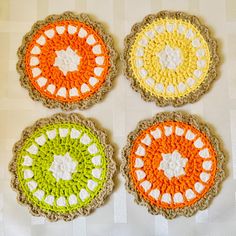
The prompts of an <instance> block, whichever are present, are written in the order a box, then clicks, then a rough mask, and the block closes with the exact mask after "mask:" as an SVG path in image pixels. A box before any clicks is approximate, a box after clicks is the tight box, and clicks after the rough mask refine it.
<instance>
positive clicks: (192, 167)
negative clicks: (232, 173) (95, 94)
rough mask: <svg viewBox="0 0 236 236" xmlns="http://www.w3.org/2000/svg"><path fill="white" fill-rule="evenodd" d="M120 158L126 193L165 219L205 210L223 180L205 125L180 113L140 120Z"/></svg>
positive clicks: (218, 156)
mask: <svg viewBox="0 0 236 236" xmlns="http://www.w3.org/2000/svg"><path fill="white" fill-rule="evenodd" d="M122 156H123V160H122V166H121V171H122V172H123V175H124V176H125V178H126V187H127V189H128V190H129V191H130V192H131V193H132V194H134V196H135V198H136V201H137V202H138V203H139V204H141V205H145V206H146V207H147V208H148V210H149V212H151V213H152V214H162V215H163V216H165V217H166V218H168V219H173V218H175V217H176V216H178V215H183V216H191V215H193V214H194V213H195V212H196V211H198V210H204V209H206V208H207V207H208V205H209V204H210V202H211V200H212V198H213V197H214V196H215V195H216V194H217V192H218V190H219V185H220V183H221V182H222V180H223V178H224V165H223V164H224V160H225V156H224V153H223V152H222V149H221V147H220V143H219V140H218V139H217V138H216V136H215V135H214V134H213V133H212V131H211V130H210V129H209V128H208V125H207V124H204V123H202V122H201V121H200V120H199V119H198V118H197V117H196V116H192V115H189V114H186V113H183V112H169V113H168V112H164V113H160V114H157V115H156V116H155V117H154V118H152V119H150V120H144V121H141V122H140V123H139V124H138V126H137V128H136V129H135V130H134V131H133V132H131V133H130V134H129V136H128V143H127V145H126V146H125V148H124V149H123V154H122Z"/></svg>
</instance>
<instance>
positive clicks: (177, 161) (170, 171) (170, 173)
mask: <svg viewBox="0 0 236 236" xmlns="http://www.w3.org/2000/svg"><path fill="white" fill-rule="evenodd" d="M161 156H162V160H161V162H160V165H159V167H158V170H163V171H164V175H165V176H166V177H167V178H168V179H171V178H172V177H179V176H182V175H185V171H184V168H185V166H186V164H187V162H188V159H187V158H184V157H182V156H181V154H180V153H179V152H178V151H177V150H175V151H173V152H172V153H167V154H164V153H162V154H161Z"/></svg>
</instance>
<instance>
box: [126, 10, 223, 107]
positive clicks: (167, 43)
mask: <svg viewBox="0 0 236 236" xmlns="http://www.w3.org/2000/svg"><path fill="white" fill-rule="evenodd" d="M124 61H125V74H126V76H127V77H128V78H129V79H130V80H131V82H132V87H133V88H134V89H135V90H136V91H138V92H140V93H141V95H142V97H143V99H144V100H146V101H155V102H156V104H157V105H159V106H166V105H173V106H181V105H183V104H185V103H192V102H195V101H196V100H198V99H199V97H200V96H201V95H202V94H203V93H205V92H206V91H207V90H208V89H209V86H210V84H211V83H212V81H213V80H214V79H215V77H216V65H217V63H218V61H219V58H218V55H217V52H216V41H215V40H214V39H212V38H211V37H210V35H209V31H208V29H207V28H206V27H205V26H203V25H202V24H201V23H200V22H199V20H198V18H197V17H195V16H190V15H187V14H185V13H182V12H168V11H164V12H160V13H158V14H156V15H148V16H147V17H146V18H145V19H144V20H143V21H142V22H141V23H138V24H135V25H134V26H133V28H132V32H131V34H129V35H128V36H127V37H126V39H125V50H124Z"/></svg>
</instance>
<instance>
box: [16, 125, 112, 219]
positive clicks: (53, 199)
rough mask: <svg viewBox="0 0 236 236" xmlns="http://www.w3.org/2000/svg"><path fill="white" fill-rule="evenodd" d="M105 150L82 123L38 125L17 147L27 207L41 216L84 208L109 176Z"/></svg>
mask: <svg viewBox="0 0 236 236" xmlns="http://www.w3.org/2000/svg"><path fill="white" fill-rule="evenodd" d="M106 148H107V147H106V146H105V145H104V143H103V142H101V138H100V137H99V136H98V135H97V133H96V132H94V130H93V129H91V128H90V127H87V126H86V125H85V124H82V123H72V122H68V121H65V122H55V123H54V124H53V123H52V122H49V123H48V124H45V125H41V127H40V128H37V129H35V130H34V132H32V133H31V134H30V135H29V137H27V138H26V139H25V140H24V142H23V143H22V146H21V148H20V149H19V148H18V152H17V153H18V155H17V158H16V161H15V167H16V168H15V174H16V177H17V179H18V189H20V190H21V191H22V193H23V195H24V197H25V198H26V201H27V202H28V204H29V205H33V206H34V207H37V208H39V209H40V211H42V212H44V213H45V212H46V213H47V212H50V213H55V214H64V215H65V214H71V213H74V212H76V211H78V210H79V209H81V208H85V207H86V206H88V205H89V204H90V203H91V202H92V201H93V200H95V201H96V199H95V198H96V197H97V196H98V195H99V194H100V193H101V192H102V190H103V188H104V187H106V182H107V179H108V175H109V176H111V173H110V174H109V172H110V171H108V169H109V165H110V164H109V163H110V161H111V160H110V159H109V158H107V156H106V154H107V151H106ZM113 167H114V166H113ZM109 178H110V177H109Z"/></svg>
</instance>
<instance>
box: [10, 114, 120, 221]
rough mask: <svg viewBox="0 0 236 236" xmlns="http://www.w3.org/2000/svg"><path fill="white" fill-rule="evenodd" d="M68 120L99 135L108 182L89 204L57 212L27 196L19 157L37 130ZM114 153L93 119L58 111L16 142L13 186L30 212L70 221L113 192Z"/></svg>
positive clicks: (28, 130) (34, 126)
mask: <svg viewBox="0 0 236 236" xmlns="http://www.w3.org/2000/svg"><path fill="white" fill-rule="evenodd" d="M66 122H71V123H75V124H82V125H84V126H86V127H88V128H89V129H90V130H92V132H93V133H94V134H95V135H96V136H98V137H99V139H100V141H101V143H102V145H103V146H104V152H105V154H106V158H107V161H108V164H107V170H108V172H107V176H106V183H105V185H104V186H103V189H102V190H101V191H100V192H99V194H98V195H97V196H96V197H95V198H94V199H93V200H92V201H91V202H90V203H89V204H88V205H87V206H85V207H82V208H80V209H78V210H76V211H74V212H71V213H56V212H52V211H45V210H43V209H41V208H40V207H38V206H36V205H34V204H33V203H32V202H30V201H28V199H27V196H26V195H25V194H24V192H23V191H22V189H21V187H20V183H19V180H18V178H17V158H18V154H19V152H20V150H21V148H22V146H23V145H24V143H25V141H26V140H27V139H28V138H29V137H30V136H31V135H32V134H33V133H34V132H35V131H36V130H38V129H39V128H42V127H44V126H45V125H48V124H56V123H66ZM113 155H114V148H113V146H112V145H111V144H109V142H108V136H107V134H106V133H105V131H104V130H101V129H98V128H96V126H95V122H94V121H92V120H91V119H85V118H83V117H82V116H80V115H79V114H77V113H71V114H63V113H58V114H55V115H53V116H51V117H49V118H42V119H39V120H37V121H36V122H35V123H34V124H33V125H32V126H29V127H27V128H25V129H24V130H23V132H22V136H21V139H20V140H19V141H18V142H17V143H15V145H14V147H13V159H12V160H11V162H10V164H9V171H10V172H11V174H12V178H11V186H12V188H13V189H14V190H15V191H16V192H17V200H18V202H19V203H21V204H23V205H27V206H28V208H29V210H30V213H31V214H32V215H34V216H44V217H46V218H48V219H49V220H50V221H58V220H65V221H70V220H73V219H75V218H76V217H78V216H87V215H89V214H90V213H91V212H92V211H93V210H95V209H96V208H98V207H100V206H102V205H103V204H104V201H105V199H106V198H107V197H108V195H110V194H111V192H112V190H113V187H114V182H113V180H112V179H113V175H114V173H115V171H116V164H115V162H114V160H113Z"/></svg>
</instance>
